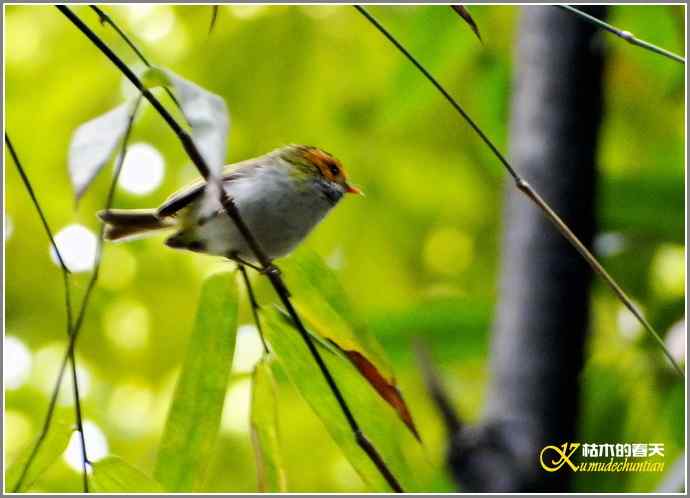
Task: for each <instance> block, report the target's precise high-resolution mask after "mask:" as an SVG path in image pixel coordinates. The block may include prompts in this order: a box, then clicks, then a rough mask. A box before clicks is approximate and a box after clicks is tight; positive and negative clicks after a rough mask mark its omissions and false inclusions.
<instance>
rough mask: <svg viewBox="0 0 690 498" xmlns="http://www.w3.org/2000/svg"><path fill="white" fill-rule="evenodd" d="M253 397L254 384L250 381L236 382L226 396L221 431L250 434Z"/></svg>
mask: <svg viewBox="0 0 690 498" xmlns="http://www.w3.org/2000/svg"><path fill="white" fill-rule="evenodd" d="M251 397H252V383H251V381H250V380H249V379H241V380H238V381H236V382H234V383H233V384H232V385H231V386H230V388H229V389H228V392H227V394H226V395H225V404H224V405H223V418H222V420H221V430H222V431H223V432H224V433H231V434H247V433H248V432H249V411H250V402H251Z"/></svg>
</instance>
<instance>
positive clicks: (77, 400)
mask: <svg viewBox="0 0 690 498" xmlns="http://www.w3.org/2000/svg"><path fill="white" fill-rule="evenodd" d="M5 144H6V145H7V149H8V150H9V151H10V155H11V156H12V160H13V161H14V164H15V166H16V167H17V171H18V172H19V176H20V177H21V179H22V182H23V183H24V187H26V191H27V192H28V193H29V197H31V202H32V203H33V205H34V207H35V208H36V212H37V213H38V216H39V217H40V218H41V223H42V224H43V229H44V230H45V232H46V234H47V235H48V239H50V245H51V246H52V247H53V251H55V255H56V256H57V259H58V261H59V263H60V269H61V270H62V281H63V284H64V288H65V311H66V314H67V337H71V336H72V303H71V300H70V288H69V275H70V271H69V268H67V265H66V264H65V261H64V259H63V258H62V254H61V253H60V250H59V249H58V246H57V244H56V243H55V238H54V237H53V231H52V230H51V229H50V225H48V220H47V219H46V217H45V214H44V213H43V209H41V205H40V204H39V202H38V198H37V197H36V193H35V192H34V189H33V187H32V185H31V182H30V181H29V178H28V176H27V175H26V172H25V171H24V167H23V166H22V163H21V162H20V161H19V157H18V156H17V153H16V151H15V150H14V147H13V146H12V141H11V140H10V137H9V135H8V134H7V132H5ZM65 358H66V359H67V358H69V362H70V367H71V371H72V394H73V396H74V411H75V419H76V425H77V431H79V436H80V437H79V440H80V443H81V453H82V485H83V489H84V492H85V493H88V492H89V479H88V471H87V468H86V465H87V462H88V458H87V455H86V440H85V439H84V425H83V424H82V416H81V397H80V396H79V383H78V382H77V360H76V358H75V357H74V349H72V350H70V352H69V355H67V356H66V357H65ZM65 365H66V362H65V361H63V364H62V367H61V369H60V371H61V372H62V373H64V369H65ZM61 375H62V374H61ZM59 391H60V385H59V384H58V385H57V386H56V389H55V390H54V391H53V395H52V396H51V400H50V405H49V411H48V413H49V414H50V417H49V418H52V413H53V410H54V408H55V402H56V401H57V396H58V393H59ZM49 428H50V423H49V422H48V423H47V424H44V427H43V430H42V431H41V433H40V435H39V438H38V440H37V442H36V445H35V446H34V448H33V449H32V450H31V454H30V455H29V458H28V460H27V461H26V464H25V465H24V468H23V469H22V473H21V474H20V476H19V479H18V480H17V483H16V484H15V487H14V492H17V491H19V489H21V485H22V484H23V483H24V479H25V478H26V475H27V474H28V472H29V469H30V468H31V464H32V463H33V461H34V459H35V458H36V454H37V453H38V449H39V448H40V446H41V444H42V442H43V439H44V438H45V436H46V435H47V433H48V429H49Z"/></svg>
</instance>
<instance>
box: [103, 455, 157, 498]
mask: <svg viewBox="0 0 690 498" xmlns="http://www.w3.org/2000/svg"><path fill="white" fill-rule="evenodd" d="M90 481H91V486H92V488H93V491H95V492H97V493H118V492H119V493H160V492H162V491H163V488H162V487H161V485H160V484H159V483H157V482H156V481H155V480H153V479H152V478H151V477H149V476H147V475H146V474H144V473H143V472H141V471H140V470H139V469H137V468H135V467H133V466H132V465H130V464H128V463H127V462H125V461H124V460H122V459H121V458H119V457H116V456H111V457H108V458H104V459H103V460H99V461H98V462H96V463H94V464H93V474H92V476H91V479H90Z"/></svg>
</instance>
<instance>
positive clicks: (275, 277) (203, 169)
mask: <svg viewBox="0 0 690 498" xmlns="http://www.w3.org/2000/svg"><path fill="white" fill-rule="evenodd" d="M57 8H58V10H60V12H62V13H63V14H64V15H65V17H67V18H68V19H69V20H70V21H71V22H72V23H73V24H74V25H75V26H76V27H77V29H79V31H81V32H82V33H83V34H84V35H85V36H86V37H87V38H88V39H89V40H90V41H91V42H92V43H93V44H94V45H95V46H96V47H97V48H98V49H99V50H100V51H101V52H103V54H104V55H105V56H106V57H107V58H108V59H109V60H110V61H111V62H112V63H113V64H114V65H115V66H116V67H117V68H118V69H119V70H120V71H121V72H122V73H123V74H124V75H125V77H126V78H127V79H128V80H129V81H130V82H131V83H132V84H133V85H134V86H135V87H136V88H137V89H139V91H141V93H142V95H143V96H144V98H145V99H146V100H148V101H149V102H150V103H151V105H152V106H153V108H154V109H156V111H157V112H158V113H159V114H160V115H161V117H162V118H163V119H164V120H165V122H166V123H167V124H168V126H169V127H170V128H171V129H172V130H173V132H174V133H175V135H177V137H178V139H179V140H180V142H181V143H182V146H183V147H184V150H185V152H186V153H187V155H188V156H189V158H190V159H191V160H192V162H193V163H194V165H195V166H196V168H197V169H198V170H199V173H200V174H201V176H202V177H203V178H204V179H205V180H207V181H208V179H209V177H210V170H209V168H208V165H207V164H206V161H205V160H204V158H203V157H202V155H201V154H200V152H199V150H198V149H197V147H196V145H195V144H194V141H193V140H192V138H191V136H190V135H189V133H187V132H186V131H185V130H184V129H183V128H182V127H181V126H180V125H179V123H178V122H177V121H176V120H175V118H173V117H172V115H171V114H170V113H169V112H168V111H167V109H165V107H163V105H162V104H161V103H160V102H159V101H158V99H156V97H154V96H153V94H152V93H151V92H150V91H149V90H148V89H147V88H146V87H145V86H144V85H143V84H142V82H141V81H140V80H139V78H138V77H137V76H136V75H135V74H134V73H133V72H132V70H131V69H129V67H127V65H126V64H125V63H124V62H123V61H122V60H121V59H120V58H119V57H118V56H117V55H116V54H115V53H114V52H113V51H112V50H111V49H110V48H109V47H108V46H107V45H106V44H105V43H104V42H103V40H101V39H100V38H99V37H98V36H97V35H96V34H95V33H94V32H93V31H92V30H91V29H90V28H89V27H88V26H86V25H85V24H84V23H83V22H82V21H81V19H79V17H77V16H76V15H75V14H74V13H73V12H72V11H71V10H70V9H69V8H68V7H66V6H64V5H58V6H57ZM219 197H220V199H219V200H220V203H221V205H222V206H223V209H224V211H225V213H226V214H227V215H228V216H229V217H230V219H231V220H232V221H233V222H234V223H235V226H236V227H237V229H238V231H239V232H240V233H241V234H242V236H243V237H244V239H245V241H246V242H247V245H248V246H249V248H250V249H251V251H252V253H253V255H254V257H255V258H256V260H257V261H258V262H259V263H260V264H261V267H262V269H263V271H262V273H263V274H265V275H266V276H267V277H268V279H269V281H270V282H271V285H272V286H273V288H274V290H275V292H276V294H277V295H278V297H279V298H280V301H281V303H282V304H283V306H284V307H285V309H286V310H287V312H288V314H289V315H290V317H291V318H292V320H293V322H294V325H295V327H296V328H297V330H298V332H299V333H300V336H301V337H302V340H303V341H304V342H305V343H306V345H307V348H308V349H309V352H310V353H311V355H312V357H313V358H314V361H315V362H316V363H317V365H318V367H319V370H320V371H321V373H322V375H323V376H324V379H325V380H326V383H327V384H328V386H329V388H330V390H331V392H332V393H333V395H334V396H335V398H336V401H337V402H338V405H339V406H340V409H341V411H342V412H343V415H344V416H345V418H346V420H347V423H348V425H349V426H350V429H351V430H352V433H353V435H354V437H355V440H356V442H357V444H358V445H359V447H360V448H362V450H363V451H364V452H365V453H366V454H367V456H368V457H369V459H370V460H371V461H372V463H373V464H374V465H375V466H376V468H377V469H378V470H379V472H380V473H381V475H382V476H383V477H384V479H385V480H386V482H387V483H388V484H389V486H391V488H392V489H393V490H394V491H396V492H402V491H403V489H402V487H401V486H400V484H399V483H398V481H397V479H396V478H395V476H394V475H393V473H392V472H391V471H390V469H389V468H388V466H387V465H386V463H385V462H384V460H383V458H382V457H381V455H380V454H379V452H378V450H377V449H376V448H375V447H374V446H373V445H372V444H371V442H370V441H369V439H368V438H367V437H366V436H365V435H364V433H363V432H362V430H361V429H360V427H359V424H358V423H357V421H356V419H355V418H354V415H353V414H352V411H351V410H350V408H349V406H348V404H347V402H346V401H345V398H344V397H343V395H342V393H341V392H340V389H339V388H338V386H337V384H336V382H335V379H334V378H333V376H332V375H331V373H330V371H329V370H328V367H326V364H325V363H324V361H323V358H321V355H320V354H319V352H318V350H317V349H316V346H315V345H314V343H313V341H312V339H311V337H310V336H309V333H308V332H307V330H306V328H305V327H304V324H303V323H302V320H301V319H300V317H299V315H298V314H297V311H296V310H295V308H294V307H293V305H292V302H291V301H290V293H289V292H288V290H287V287H286V286H285V283H284V281H283V279H282V277H281V273H280V270H279V269H278V267H277V266H275V265H274V264H273V262H272V261H271V259H270V258H268V256H267V255H266V253H265V252H264V251H263V250H262V248H261V246H260V245H259V243H258V242H257V240H256V239H255V238H254V236H253V235H252V233H251V231H250V230H249V228H248V227H247V225H246V223H245V222H244V220H243V219H242V217H241V216H240V213H239V211H238V209H237V206H236V205H235V203H234V202H233V200H232V198H231V197H230V196H229V195H228V193H227V192H226V191H225V189H223V188H221V189H220V194H219Z"/></svg>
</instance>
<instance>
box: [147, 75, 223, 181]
mask: <svg viewBox="0 0 690 498" xmlns="http://www.w3.org/2000/svg"><path fill="white" fill-rule="evenodd" d="M142 82H143V83H144V84H145V85H146V86H147V87H153V86H158V85H166V86H171V87H172V88H173V90H174V93H175V96H176V97H177V99H178V101H179V103H180V107H181V108H182V113H183V114H184V117H185V119H186V120H187V122H188V123H189V125H190V126H191V127H192V139H193V140H194V144H195V145H196V147H197V148H198V149H199V152H200V153H201V155H202V157H203V158H204V160H205V161H206V164H207V165H208V167H209V170H210V172H211V174H212V175H214V176H219V175H220V173H221V170H222V169H223V165H224V163H225V155H226V152H227V150H226V149H227V137H228V133H229V132H230V117H229V115H228V109H227V106H226V105H225V101H224V100H223V99H222V98H221V97H220V96H218V95H216V94H214V93H211V92H209V91H208V90H205V89H204V88H202V87H200V86H199V85H197V84H196V83H192V82H191V81H188V80H186V79H184V78H182V77H181V76H178V75H177V74H175V73H174V72H172V71H170V70H169V69H164V68H159V67H152V68H150V69H148V70H147V71H146V72H145V73H144V74H143V75H142Z"/></svg>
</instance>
